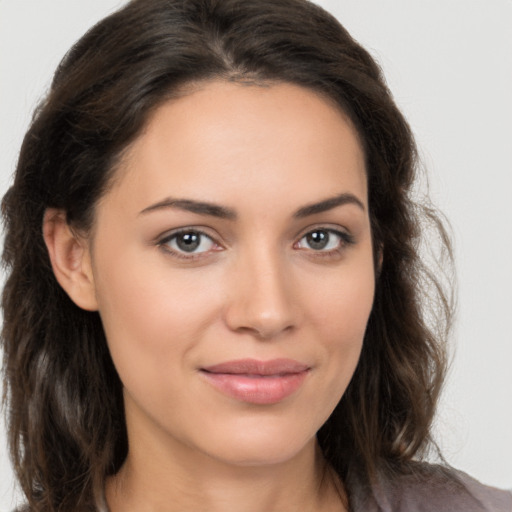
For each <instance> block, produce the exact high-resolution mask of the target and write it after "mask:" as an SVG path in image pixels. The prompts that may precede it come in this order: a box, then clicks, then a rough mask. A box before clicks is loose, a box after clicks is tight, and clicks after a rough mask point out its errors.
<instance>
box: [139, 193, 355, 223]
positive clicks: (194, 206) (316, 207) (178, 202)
mask: <svg viewBox="0 0 512 512" xmlns="http://www.w3.org/2000/svg"><path fill="white" fill-rule="evenodd" d="M346 204H354V205H356V206H358V207H359V208H360V209H361V210H363V212H364V211H365V206H364V204H363V202H362V201H361V200H360V199H358V198H357V197H356V196H355V195H354V194H350V193H344V194H339V195H337V196H334V197H330V198H328V199H324V200H323V201H320V202H318V203H312V204H308V205H306V206H303V207H302V208H299V209H298V210H297V211H296V212H295V213H294V214H293V217H294V218H296V219H302V218H304V217H309V216H311V215H316V214H318V213H323V212H326V211H328V210H332V209H333V208H337V207H338V206H343V205H346ZM167 208H177V209H178V210H185V211H188V212H192V213H197V214H199V215H208V216H211V217H218V218H221V219H227V220H235V219H236V218H237V214H236V212H235V210H233V209H231V208H227V207H225V206H220V205H218V204H215V203H209V202H205V201H196V200H193V199H175V198H171V197H168V198H166V199H164V200H162V201H159V202H158V203H155V204H153V205H151V206H148V207H147V208H144V209H143V210H142V211H141V212H140V214H146V213H150V212H153V211H157V210H162V209H167Z"/></svg>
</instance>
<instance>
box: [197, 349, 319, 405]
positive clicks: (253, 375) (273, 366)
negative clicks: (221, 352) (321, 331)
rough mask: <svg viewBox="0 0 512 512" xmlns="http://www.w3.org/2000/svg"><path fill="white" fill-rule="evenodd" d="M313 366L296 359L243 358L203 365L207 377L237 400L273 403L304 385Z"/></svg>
mask: <svg viewBox="0 0 512 512" xmlns="http://www.w3.org/2000/svg"><path fill="white" fill-rule="evenodd" d="M310 370H311V367H309V366H308V365H305V364H303V363H300V362H298V361H295V360H293V359H273V360H270V361H257V360H255V359H241V360H236V361H227V362H224V363H220V364H216V365H213V366H207V367H205V368H201V369H200V372H201V374H202V375H203V377H204V378H205V380H206V381H207V382H208V383H210V384H211V385H212V386H213V387H214V388H215V389H217V390H218V391H220V392H221V393H223V394H224V395H226V396H228V397H230V398H234V399H235V400H238V401H241V402H246V403H251V404H259V405H270V404H276V403H279V402H281V401H283V400H284V399H285V398H287V397H289V396H290V395H292V394H293V393H295V392H296V391H297V390H298V389H299V388H300V387H301V386H302V384H303V382H304V380H305V379H306V377H307V375H308V374H309V372H310Z"/></svg>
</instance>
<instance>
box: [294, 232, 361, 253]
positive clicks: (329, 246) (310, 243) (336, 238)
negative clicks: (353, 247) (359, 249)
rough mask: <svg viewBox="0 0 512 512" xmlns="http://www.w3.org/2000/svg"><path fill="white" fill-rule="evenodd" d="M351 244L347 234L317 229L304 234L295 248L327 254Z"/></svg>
mask: <svg viewBox="0 0 512 512" xmlns="http://www.w3.org/2000/svg"><path fill="white" fill-rule="evenodd" d="M352 242H353V241H352V237H351V236H350V235H349V234H347V233H342V232H340V231H335V230H333V229H322V228H319V229H314V230H312V231H310V232H309V233H306V234H305V235H304V236H303V237H302V238H301V239H300V240H299V241H298V242H297V245H296V247H297V248H299V249H311V250H313V251H322V252H329V251H335V250H336V249H339V248H340V247H342V246H343V245H346V244H349V243H352Z"/></svg>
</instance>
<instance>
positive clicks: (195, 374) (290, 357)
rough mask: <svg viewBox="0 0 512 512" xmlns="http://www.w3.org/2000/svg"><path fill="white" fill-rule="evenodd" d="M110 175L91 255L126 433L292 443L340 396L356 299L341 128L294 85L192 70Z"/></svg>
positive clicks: (369, 260)
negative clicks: (213, 78) (215, 77)
mask: <svg viewBox="0 0 512 512" xmlns="http://www.w3.org/2000/svg"><path fill="white" fill-rule="evenodd" d="M117 173H118V174H117V180H115V183H114V185H113V187H112V189H111V190H110V191H109V192H108V193H107V194H106V195H105V196H104V197H103V199H102V200H101V201H100V203H99V204H98V207H97V211H96V222H95V227H94V231H93V235H92V244H91V249H90V254H91V262H92V263H91V265H92V274H93V276H94V288H95V295H96V300H97V307H98V309H99V312H100V315H101V318H102V321H103V325H104V328H105V332H106V336H107V340H108V344H109V347H110V351H111V354H112V358H113V361H114V363H115V366H116V368H117V370H118V372H119V376H120V378H121V380H122V382H123V385H124V396H125V408H126V420H127V427H128V433H129V438H130V443H131V447H134V446H140V445H143V446H144V449H145V450H148V451H149V452H151V451H154V452H155V453H157V452H158V451H159V450H167V449H170V450H172V452H173V453H181V454H188V456H193V457H199V458H201V457H202V456H204V455H207V456H209V457H213V458H214V459H216V460H222V461H224V462H229V463H231V464H238V465H262V464H271V463H277V462H280V461H285V460H289V459H291V458H292V457H294V456H295V455H298V454H299V453H300V452H301V451H302V450H304V449H305V448H306V447H307V446H311V444H312V443H314V439H315V433H316V432H317V431H318V429H319V428H320V427H321V425H322V424H323V423H324V422H325V420H326V419H327V418H328V416H329V415H330V414H331V412H332V410H333V409H334V407H335V406H336V404H337V403H338V401H339V400H340V398H341V396H342V395H343V393H344V391H345V389H346V387H347V385H348V383H349V381H350V379H351V377H352V375H353V373H354V370H355V367H356V365H357V362H358V358H359V354H360V351H361V345H362V341H363V335H364V332H365V328H366V324H367V320H368V316H369V314H370V309H371V307H372V301H373V294H374V264H373V257H372V240H371V233H370V223H369V214H368V202H367V188H366V187H367V184H366V178H365V168H364V158H363V153H362V150H361V147H360V144H359V142H358V138H357V136H356V133H355V131H354V129H353V127H352V126H351V124H350V123H349V122H348V121H347V119H346V117H345V116H344V115H343V114H342V113H341V112H340V111H339V110H338V109H337V108H335V107H334V106H333V105H332V104H330V103H329V102H328V101H327V100H325V99H323V98H322V97H320V96H319V95H317V94H316V93H314V92H311V91H309V90H307V89H304V88H301V87H298V86H294V85H290V84H276V85H269V86H265V87H262V86H255V85H240V84H232V83H226V82H220V81H219V82H209V83H206V84H203V85H201V86H199V87H196V88H195V89H194V90H192V91H191V92H190V93H189V94H187V95H184V96H183V97H181V98H179V99H175V100H171V101H169V102H168V103H166V104H164V105H163V106H161V107H160V108H159V109H158V110H157V111H156V112H155V113H154V115H153V116H152V117H151V119H150V121H149V123H148V125H147V127H146V129H145V130H144V132H143V133H142V134H141V135H140V137H139V138H138V139H137V140H136V141H135V142H134V143H133V145H132V146H131V147H130V148H129V150H128V152H127V154H126V156H125V158H124V160H123V162H122V164H121V166H120V169H119V170H118V171H117ZM134 440H136V441H134ZM131 449H132V448H131Z"/></svg>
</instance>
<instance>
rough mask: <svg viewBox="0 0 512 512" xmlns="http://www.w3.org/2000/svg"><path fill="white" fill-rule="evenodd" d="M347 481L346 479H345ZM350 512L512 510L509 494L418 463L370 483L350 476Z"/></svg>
mask: <svg viewBox="0 0 512 512" xmlns="http://www.w3.org/2000/svg"><path fill="white" fill-rule="evenodd" d="M347 484H348V482H347ZM349 490H350V491H351V502H352V503H351V505H352V507H351V508H352V512H512V493H511V492H509V491H503V490H500V489H496V488H493V487H488V486H486V485H483V484H481V483H480V482H478V481H476V480H475V479H473V478H471V477H470V476H468V475H466V474H465V473H462V472H460V471H456V470H452V469H446V468H443V467H441V466H437V465H427V464H418V466H417V468H415V470H414V471H411V472H410V473H409V474H407V475H400V476H396V477H394V478H393V477H392V478H389V477H379V478H378V482H376V483H374V484H373V485H371V486H364V485H361V484H360V483H359V482H358V481H357V479H354V480H353V481H352V482H351V483H350V486H349Z"/></svg>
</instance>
